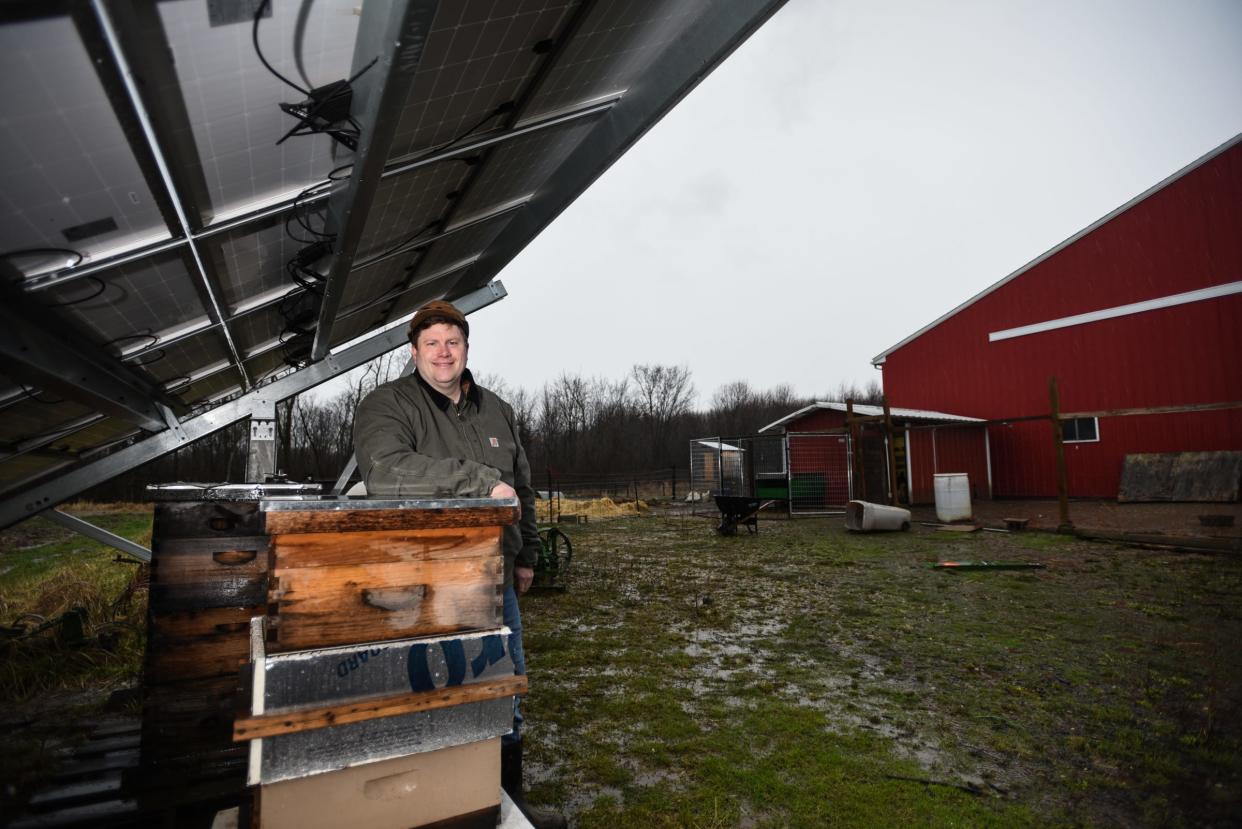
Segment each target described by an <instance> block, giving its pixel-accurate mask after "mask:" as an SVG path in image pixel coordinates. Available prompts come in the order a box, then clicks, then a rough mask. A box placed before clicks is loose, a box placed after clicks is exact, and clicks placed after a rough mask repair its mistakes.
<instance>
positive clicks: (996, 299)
mask: <svg viewBox="0 0 1242 829" xmlns="http://www.w3.org/2000/svg"><path fill="white" fill-rule="evenodd" d="M1240 280H1242V136H1238V137H1236V138H1234V139H1233V140H1232V141H1229V142H1228V143H1226V144H1224V145H1223V146H1221V147H1219V148H1218V149H1216V150H1215V151H1213V152H1211V153H1209V154H1208V155H1207V156H1205V157H1203V158H1201V159H1200V160H1198V161H1197V162H1195V163H1194V164H1191V165H1190V166H1188V167H1186V168H1185V169H1183V170H1181V171H1179V172H1178V173H1176V174H1175V175H1173V176H1171V177H1170V178H1168V179H1166V180H1165V181H1162V182H1161V183H1160V184H1158V185H1156V186H1155V187H1153V188H1152V189H1150V190H1148V191H1147V192H1146V193H1143V194H1142V195H1140V196H1138V197H1137V198H1135V199H1133V200H1132V201H1130V202H1129V203H1127V204H1125V205H1123V206H1122V207H1120V208H1118V209H1117V210H1115V211H1113V212H1112V213H1110V214H1109V215H1107V216H1105V217H1104V218H1103V219H1101V220H1100V221H1098V222H1096V223H1095V224H1093V225H1091V226H1090V227H1088V228H1086V229H1085V230H1083V231H1081V232H1080V233H1078V234H1077V235H1075V236H1073V237H1072V238H1070V239H1068V240H1066V241H1065V242H1063V243H1061V244H1060V245H1058V246H1057V247H1055V248H1053V249H1052V250H1050V251H1048V252H1047V253H1045V254H1043V255H1042V256H1040V257H1039V258H1037V259H1036V260H1034V261H1033V262H1031V263H1029V264H1027V265H1025V266H1024V267H1022V268H1020V269H1019V270H1017V271H1015V272H1014V273H1012V274H1010V275H1009V276H1006V277H1005V278H1004V279H1002V280H1001V281H999V282H997V283H996V284H995V285H992V286H991V287H990V288H988V289H987V290H985V291H983V292H982V293H980V294H978V295H977V296H974V297H972V298H970V299H969V300H967V301H966V302H964V303H962V304H961V305H959V306H958V307H956V308H954V309H953V310H952V311H950V312H949V313H947V314H945V315H944V316H942V317H940V318H939V319H938V320H936V321H935V322H933V323H931V324H930V325H928V326H926V327H924V328H922V329H920V330H919V331H917V332H915V333H914V334H911V335H910V336H909V337H907V338H906V339H904V340H902V341H901V342H900V343H898V344H897V345H895V346H893V347H892V348H890V349H888V350H887V351H884V352H883V353H881V354H879V355H878V356H876V357H875V359H874V360H873V361H872V362H873V363H874V364H875V365H877V366H879V367H880V368H881V369H882V370H883V373H884V391H885V394H886V395H887V397H888V399H889V401H890V403H891V404H892V405H894V406H909V407H918V408H922V409H937V410H940V411H947V412H954V413H957V414H962V415H969V416H973V417H978V418H983V419H986V420H1002V419H1015V420H1017V419H1018V418H1022V417H1032V416H1038V415H1047V414H1048V412H1049V410H1050V402H1049V391H1048V381H1049V378H1050V377H1056V378H1057V382H1058V385H1059V391H1060V411H1061V412H1062V413H1070V414H1082V415H1083V416H1081V417H1076V418H1073V419H1070V420H1067V421H1066V422H1065V454H1066V468H1067V475H1068V482H1069V493H1070V495H1073V496H1083V497H1115V496H1116V495H1117V491H1118V484H1119V481H1120V477H1121V470H1122V464H1123V461H1124V460H1125V456H1126V455H1127V454H1131V453H1165V452H1206V451H1220V450H1238V449H1242V408H1239V404H1238V401H1242V364H1240V358H1242V281H1240ZM1152 409H1158V410H1160V409H1163V410H1165V411H1163V412H1159V411H1157V412H1150V410H1152ZM1119 410H1142V411H1147V412H1148V413H1143V414H1136V413H1134V412H1133V411H1131V412H1127V413H1126V414H1125V415H1122V414H1121V413H1120V412H1119ZM1168 410H1175V411H1172V412H1170V411H1168ZM988 437H989V443H990V454H991V466H992V489H993V492H994V493H995V495H996V496H998V497H1007V496H1050V495H1054V494H1055V493H1056V466H1055V459H1054V452H1055V450H1054V443H1053V440H1052V438H1051V427H1050V425H1049V423H1048V421H1047V420H1030V421H1017V422H1012V423H1005V424H993V425H991V426H989V427H988Z"/></svg>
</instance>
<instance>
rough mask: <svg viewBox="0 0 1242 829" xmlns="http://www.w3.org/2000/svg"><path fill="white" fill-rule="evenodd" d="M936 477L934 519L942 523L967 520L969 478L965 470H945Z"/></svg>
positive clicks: (968, 513)
mask: <svg viewBox="0 0 1242 829" xmlns="http://www.w3.org/2000/svg"><path fill="white" fill-rule="evenodd" d="M934 477H935V479H936V483H935V486H936V520H937V521H939V522H940V523H942V524H950V523H952V522H954V521H969V520H970V516H971V511H970V478H969V477H968V476H967V475H966V473H965V472H945V473H942V474H939V475H936V476H934Z"/></svg>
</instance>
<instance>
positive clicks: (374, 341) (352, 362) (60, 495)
mask: <svg viewBox="0 0 1242 829" xmlns="http://www.w3.org/2000/svg"><path fill="white" fill-rule="evenodd" d="M506 295H507V291H505V287H504V285H503V284H501V283H500V282H498V281H497V282H492V283H490V284H488V285H484V286H483V287H482V288H480V289H478V290H476V291H474V292H472V293H469V294H466V295H465V296H462V297H458V298H457V299H455V300H454V301H453V302H454V304H456V305H457V307H458V308H459V309H461V311H462V313H463V314H470V313H473V312H474V311H477V310H479V309H480V308H485V307H487V306H488V305H491V304H492V303H493V302H496V301H498V300H501V299H504V297H505V296H506ZM406 342H407V340H406V332H405V329H404V327H403V326H399V325H397V326H392V327H390V328H387V329H385V330H383V331H381V332H379V333H377V334H373V335H372V336H370V337H368V338H367V339H365V340H362V341H361V342H358V343H355V344H354V345H352V346H349V347H348V348H345V349H342V350H341V351H340V352H338V353H336V354H332V355H330V356H329V357H328V358H327V359H324V360H321V361H320V362H318V363H315V364H313V365H310V366H307V367H306V368H304V369H302V370H301V371H298V372H295V373H293V374H290V375H288V376H287V377H282V378H280V379H279V380H274V381H273V382H271V383H269V384H268V385H266V386H263V387H262V388H259V389H255V390H254V391H251V392H249V393H247V394H244V395H242V396H240V397H238V398H236V399H234V400H231V401H229V402H228V403H223V404H221V405H219V406H217V407H216V408H214V409H212V410H211V411H208V412H206V413H204V414H201V415H199V416H198V417H192V418H189V419H187V420H183V421H181V433H180V435H178V434H177V433H176V432H174V430H172V429H164V430H163V431H161V432H159V433H157V434H154V435H151V436H150V437H148V438H145V439H142V440H139V441H138V442H136V443H134V444H131V445H130V446H127V447H125V448H124V449H120V450H118V451H116V452H113V453H112V454H110V455H108V456H107V457H104V458H100V459H99V460H97V461H94V462H93V463H90V464H87V465H85V466H82V467H79V468H78V469H74V470H71V471H70V472H67V473H65V474H64V475H61V476H59V477H57V478H55V479H53V480H50V481H46V482H45V483H42V484H37V485H35V486H32V487H29V488H27V489H25V490H23V491H21V492H16V493H13V494H10V495H7V496H6V497H5V498H4V499H3V500H0V529H3V528H5V527H8V526H9V525H11V524H15V523H17V522H18V521H21V520H22V519H24V518H29V517H31V516H32V515H36V514H38V513H40V512H42V511H44V510H46V509H48V508H50V507H53V506H55V505H56V504H59V503H61V502H62V501H66V500H68V499H70V498H72V497H74V496H75V495H77V494H78V493H80V492H83V491H85V490H87V489H90V488H91V487H93V486H96V485H98V484H101V483H103V482H104V481H107V480H109V479H110V478H114V477H116V476H117V475H120V474H122V473H125V472H128V471H129V470H131V469H133V468H135V467H138V466H141V465H142V464H144V463H147V462H149V461H153V460H155V459H156V458H158V457H160V456H161V455H164V454H167V453H168V452H171V451H172V450H173V449H176V448H178V447H179V446H181V445H183V443H186V442H192V441H195V440H198V439H199V438H202V437H206V436H207V435H209V434H211V433H212V432H216V431H218V430H220V429H223V428H224V427H226V426H229V425H231V424H233V423H236V422H237V421H239V420H242V419H244V418H247V417H249V416H250V415H251V413H252V412H254V411H256V410H262V411H266V408H265V407H267V406H269V405H270V406H272V407H274V406H275V403H276V402H277V401H280V400H285V399H286V398H289V397H292V396H294V395H295V394H301V393H302V392H304V391H306V390H307V389H310V388H314V387H315V386H317V385H319V384H320V383H324V382H326V381H328V380H331V379H332V378H333V377H336V376H337V375H339V374H341V373H342V372H346V371H349V370H350V369H353V368H356V367H358V366H360V365H362V364H363V363H366V362H368V361H370V360H373V359H375V358H376V357H379V356H381V355H383V354H386V353H388V352H389V351H392V350H393V349H394V348H398V347H400V346H402V345H405V344H406ZM273 410H274V408H273Z"/></svg>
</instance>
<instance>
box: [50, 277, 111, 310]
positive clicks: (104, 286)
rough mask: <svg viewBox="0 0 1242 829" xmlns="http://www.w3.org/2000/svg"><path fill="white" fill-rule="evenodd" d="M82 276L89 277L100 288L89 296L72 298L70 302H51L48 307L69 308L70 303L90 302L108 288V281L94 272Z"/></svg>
mask: <svg viewBox="0 0 1242 829" xmlns="http://www.w3.org/2000/svg"><path fill="white" fill-rule="evenodd" d="M82 278H83V279H89V280H90V281H92V282H94V283H95V284H96V285H98V286H99V290H98V291H96V292H95V293H93V294H90V295H88V296H84V297H80V298H79V299H71V300H69V301H68V302H49V303H48V306H47V307H49V308H68V307H69V306H70V305H81V304H82V303H83V302H90V301H91V300H92V299H94V298H95V297H97V296H99V295H100V294H102V293H103V292H104V291H106V290H108V283H106V282H104V281H103V280H102V279H100V278H99V277H97V276H95V275H93V274H87V275H86V276H84V277H82Z"/></svg>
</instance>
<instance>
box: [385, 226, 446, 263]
mask: <svg viewBox="0 0 1242 829" xmlns="http://www.w3.org/2000/svg"><path fill="white" fill-rule="evenodd" d="M443 224H444V220H443V219H432V220H431V221H430V222H427V224H425V225H423V226H422V228H421V229H419V230H417V231H415V232H414V233H412V234H411V235H409V236H407V237H405V238H404V239H402V240H401V241H400V242H397V244H395V245H392V246H390V247H389V248H387V249H386V250H383V251H381V252H379V253H377V254H375V255H373V256H369V257H367V258H368V259H380V258H382V257H385V256H389V255H391V254H394V253H397V252H399V251H401V249H402V248H404V247H405V246H406V245H410V244H414V243H415V242H417V241H418V240H419V239H421V238H422V237H423V236H424V235H425V234H426V233H427V231H429V230H440V229H441V228H442V227H443ZM417 247H418V246H417V245H415V247H414V248H411V250H415V249H417Z"/></svg>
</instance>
